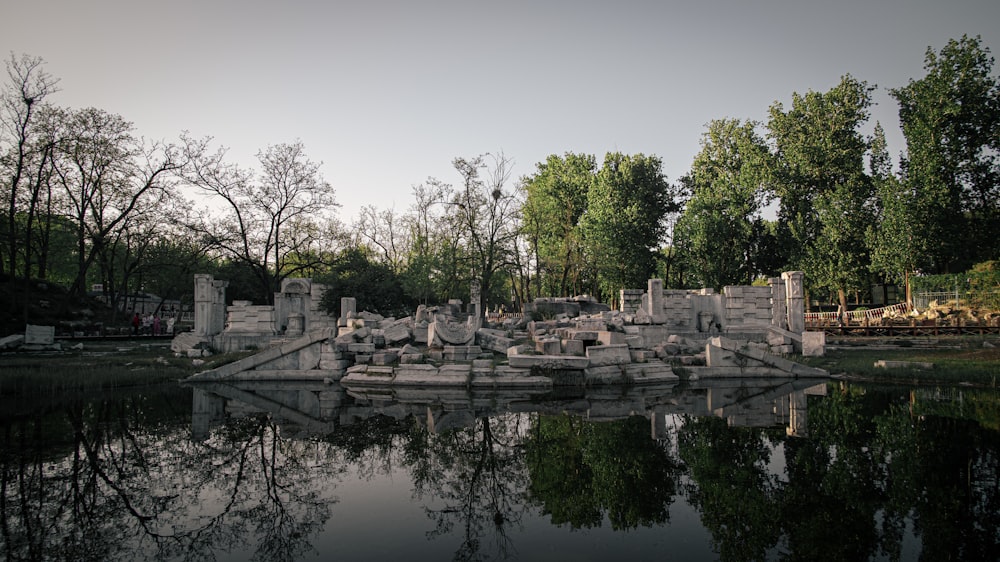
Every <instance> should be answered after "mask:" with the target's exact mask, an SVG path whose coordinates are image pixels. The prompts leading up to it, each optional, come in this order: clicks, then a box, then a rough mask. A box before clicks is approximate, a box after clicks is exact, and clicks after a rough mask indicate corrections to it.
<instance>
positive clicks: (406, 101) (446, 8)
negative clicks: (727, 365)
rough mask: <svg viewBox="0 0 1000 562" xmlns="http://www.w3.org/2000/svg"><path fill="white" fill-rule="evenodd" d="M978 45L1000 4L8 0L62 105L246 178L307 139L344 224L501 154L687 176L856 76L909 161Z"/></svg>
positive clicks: (1, 41)
mask: <svg viewBox="0 0 1000 562" xmlns="http://www.w3.org/2000/svg"><path fill="white" fill-rule="evenodd" d="M962 34H968V35H970V36H975V35H980V36H981V37H982V39H983V43H984V45H985V46H986V47H988V48H989V49H990V50H991V54H992V55H993V56H994V57H996V56H997V54H998V50H1000V1H997V0H949V1H938V2H928V1H925V0H914V1H909V0H885V1H879V0H867V1H864V0H841V1H829V0H824V1H817V0H801V1H794V0H770V1H763V2H752V1H739V0H732V1H711V0H707V1H702V2H655V1H645V2H638V1H633V0H618V1H614V2H611V1H607V2H593V1H544V0H538V1H536V2H531V1H520V0H507V1H498V2H482V1H478V0H464V1H427V2H420V1H417V0H413V1H406V0H372V1H358V2H347V1H338V0H332V1H319V0H316V1H295V0H286V1H283V2H279V1H270V2H264V1H254V0H242V1H238V0H219V1H213V0H197V1H194V0H173V1H168V2H148V1H144V0H89V1H79V0H30V1H15V0H0V54H2V55H3V58H4V59H6V58H8V57H9V54H10V53H11V52H14V53H15V54H18V55H19V54H20V53H27V54H30V55H33V56H40V57H42V58H43V59H45V61H46V63H47V64H46V69H47V70H48V72H49V73H50V74H52V75H53V76H55V77H57V78H59V79H60V83H59V87H60V88H61V91H60V92H59V93H58V94H56V95H54V96H52V97H51V98H50V100H51V101H52V102H53V103H55V104H57V105H61V106H66V107H73V108H81V107H88V106H93V107H97V108H100V109H103V110H105V111H108V112H111V113H116V114H119V115H121V116H122V117H124V118H125V119H127V120H129V121H132V122H133V123H134V124H135V127H136V130H137V132H138V134H140V135H142V136H145V137H147V138H151V139H159V140H166V141H172V140H176V139H177V138H178V137H179V135H180V133H181V131H184V130H187V131H190V133H191V134H193V135H195V136H198V137H201V136H206V135H208V136H212V137H214V138H215V141H216V143H217V144H219V145H223V146H227V147H229V148H230V155H231V156H232V158H233V160H234V161H236V162H238V163H240V164H242V165H244V166H253V165H255V164H256V159H255V154H256V153H257V151H258V150H260V149H263V148H265V147H267V146H269V145H273V144H279V143H286V142H293V141H295V140H296V139H301V140H302V142H303V143H304V144H305V148H306V152H307V154H308V156H309V157H310V158H311V159H312V160H314V161H321V162H323V166H322V168H321V170H322V173H323V175H324V178H325V179H326V180H327V181H328V182H330V183H331V184H332V185H333V187H334V189H335V190H336V194H337V199H338V201H339V202H340V203H341V204H342V205H343V207H342V208H341V209H340V212H339V216H340V217H341V219H342V220H344V221H345V222H350V220H351V219H352V218H353V217H354V216H355V215H356V214H357V211H358V210H359V209H360V208H361V207H362V206H364V205H368V204H373V205H375V206H377V207H379V208H380V209H384V208H389V207H395V208H396V209H397V210H398V211H405V210H406V209H407V208H408V207H409V205H410V204H411V203H412V196H411V187H412V186H413V185H415V184H419V183H422V182H424V181H426V179H427V177H428V176H433V177H436V178H439V179H441V180H443V181H446V182H451V183H455V182H457V176H456V174H455V172H454V170H453V169H452V167H451V161H452V159H454V158H455V157H458V156H463V157H471V156H475V155H478V154H481V153H485V152H498V151H502V152H503V153H504V154H505V155H506V156H507V157H509V158H511V159H513V160H514V177H515V178H516V177H519V176H523V175H526V174H531V173H533V172H534V170H535V164H536V163H537V162H541V161H543V160H544V159H545V158H546V156H548V155H549V154H560V155H561V154H563V153H565V152H576V153H587V154H594V155H595V156H596V157H597V159H598V162H600V161H601V160H602V159H603V157H604V154H605V153H606V152H609V151H620V152H623V153H627V154H635V153H640V152H641V153H645V154H650V155H656V156H659V157H660V158H662V160H663V163H664V172H665V174H666V175H667V178H668V180H670V181H675V180H676V179H677V178H678V177H680V176H681V175H683V174H684V173H686V172H687V171H688V169H689V168H690V165H691V162H692V160H693V158H694V156H695V154H696V153H697V152H698V150H699V148H700V144H699V143H700V140H701V136H702V134H703V133H704V132H705V126H706V124H707V123H708V122H709V121H711V120H712V119H722V118H738V119H754V120H759V121H766V119H767V111H768V108H769V107H770V106H771V105H772V104H773V103H774V102H775V101H780V102H782V103H784V104H785V106H786V108H788V107H789V106H790V101H791V97H792V93H793V92H800V93H805V92H807V91H809V90H814V91H820V92H825V91H826V90H828V89H830V88H831V87H833V86H834V85H836V84H837V83H838V82H839V80H840V77H841V76H842V75H844V74H848V73H849V74H852V75H853V76H854V77H856V78H858V79H861V80H865V81H868V82H869V83H870V84H873V85H876V86H878V90H877V92H876V93H875V101H876V103H877V104H878V105H877V106H876V107H875V108H874V109H873V112H872V122H874V121H875V120H879V121H880V122H881V123H882V124H883V127H884V128H885V129H886V133H887V137H888V140H889V144H890V151H891V153H892V154H893V156H894V157H895V156H896V155H897V154H898V153H899V152H900V151H901V150H903V148H904V145H903V139H902V135H901V134H900V133H899V126H898V118H897V107H896V104H895V101H894V100H893V99H892V98H891V97H889V95H888V94H887V93H886V90H887V89H888V88H894V87H899V86H903V85H905V84H906V83H907V82H908V81H909V80H910V79H911V78H913V79H919V78H921V77H922V76H923V75H924V69H923V61H924V54H925V51H926V49H927V47H932V48H933V49H934V50H935V51H938V50H940V49H941V47H943V46H944V45H945V43H946V42H947V41H948V39H951V38H956V39H957V38H959V37H961V36H962ZM2 78H3V79H6V75H3V76H2Z"/></svg>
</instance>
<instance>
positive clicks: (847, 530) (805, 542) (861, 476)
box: [781, 393, 901, 560]
mask: <svg viewBox="0 0 1000 562" xmlns="http://www.w3.org/2000/svg"><path fill="white" fill-rule="evenodd" d="M885 405H886V402H885V401H884V399H882V398H881V397H877V396H874V395H863V394H861V395H853V394H848V395H844V394H841V393H831V394H830V395H829V396H827V397H826V398H825V399H824V400H822V401H821V402H819V403H814V404H812V406H813V407H811V408H810V409H809V434H810V438H809V439H790V440H788V441H787V442H786V443H785V459H786V463H787V475H788V483H787V484H786V486H785V490H784V495H783V501H782V506H781V512H782V525H783V527H784V530H785V534H786V540H787V546H788V548H789V550H790V551H791V552H792V553H793V556H792V558H795V559H798V560H816V559H820V558H825V559H833V560H866V559H869V558H870V557H872V556H875V555H876V554H877V552H878V550H879V548H880V533H879V530H878V528H877V524H878V523H877V521H876V514H877V513H878V512H879V510H880V509H881V507H882V506H883V504H884V501H883V500H884V496H883V494H882V493H881V483H882V482H883V479H884V474H883V473H882V471H881V461H882V459H880V458H877V457H876V455H875V453H874V451H873V450H872V447H871V442H872V438H873V437H874V427H873V425H872V415H873V414H875V413H876V412H878V411H879V410H880V409H881V408H883V407H884V406H885ZM887 515H889V514H887ZM899 523H900V520H899V519H898V518H894V517H892V516H891V515H890V516H889V517H887V518H886V519H885V525H886V529H894V530H893V531H892V534H897V535H898V533H899V531H900V530H901V527H899V526H898V524H899ZM897 545H898V541H897Z"/></svg>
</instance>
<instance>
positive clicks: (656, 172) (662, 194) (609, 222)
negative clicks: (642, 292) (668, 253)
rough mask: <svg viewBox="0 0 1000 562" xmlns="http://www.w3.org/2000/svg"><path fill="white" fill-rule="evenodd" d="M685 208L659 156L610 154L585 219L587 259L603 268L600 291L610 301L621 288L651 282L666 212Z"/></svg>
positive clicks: (590, 194) (589, 195)
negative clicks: (677, 196) (664, 173)
mask: <svg viewBox="0 0 1000 562" xmlns="http://www.w3.org/2000/svg"><path fill="white" fill-rule="evenodd" d="M679 210H680V204H679V203H678V201H677V199H676V197H675V193H674V188H673V187H672V186H671V185H670V183H668V182H667V178H666V177H665V176H664V175H663V171H662V163H661V161H660V159H659V158H657V157H655V156H646V155H643V154H636V155H631V156H629V155H624V154H621V153H608V154H607V155H606V156H605V158H604V164H603V166H602V167H601V170H600V171H599V172H598V173H597V180H596V181H595V182H594V185H593V186H592V187H591V189H590V191H589V192H588V193H587V211H586V213H584V215H583V218H582V219H581V228H582V230H583V240H584V244H585V252H586V258H587V261H588V262H589V263H590V264H592V265H593V267H594V268H595V269H596V272H597V279H596V281H597V287H595V289H597V290H596V291H595V293H598V294H599V295H600V296H602V297H604V300H609V299H613V298H615V295H616V294H617V293H618V291H619V290H621V289H625V288H636V287H645V286H646V281H647V280H648V279H649V278H650V277H652V276H653V275H654V274H655V273H656V265H657V264H656V259H657V255H658V252H659V250H660V247H661V246H662V244H663V242H664V241H665V237H666V234H667V229H666V217H667V215H668V214H669V213H672V212H677V211H679Z"/></svg>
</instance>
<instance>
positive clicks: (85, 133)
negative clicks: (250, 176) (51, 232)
mask: <svg viewBox="0 0 1000 562" xmlns="http://www.w3.org/2000/svg"><path fill="white" fill-rule="evenodd" d="M63 123H64V127H65V132H64V134H63V138H62V140H61V141H60V142H59V144H58V145H57V147H56V150H55V157H54V171H55V177H56V178H57V179H56V181H57V184H58V185H59V186H60V187H61V188H62V192H63V195H64V196H65V201H66V211H65V212H66V214H67V215H68V216H69V217H71V218H72V220H73V223H74V228H75V230H76V245H77V248H76V258H77V272H76V279H75V280H74V282H73V285H72V287H71V289H70V294H73V295H82V294H83V293H84V292H85V291H86V280H87V275H88V272H89V271H90V267H91V266H92V265H93V264H94V262H95V260H96V259H97V258H98V257H99V256H101V255H102V253H103V252H105V250H106V248H107V246H108V244H109V243H111V241H112V240H113V239H114V238H115V236H116V233H117V232H118V231H120V230H121V229H123V228H126V227H127V226H128V224H129V221H130V219H132V218H133V217H135V216H136V215H137V214H141V213H143V212H152V210H153V209H155V208H157V207H158V205H160V204H161V203H162V201H163V198H164V197H165V195H166V192H167V191H168V190H169V189H170V188H171V187H172V184H171V181H170V172H172V171H174V170H177V169H178V168H179V167H180V166H181V161H180V159H179V157H180V155H179V153H178V151H177V149H176V148H175V147H174V146H172V145H162V144H159V143H152V144H150V143H146V142H145V141H143V140H141V139H138V138H136V137H135V136H133V134H132V130H133V127H132V124H131V123H129V122H127V121H125V120H124V119H122V118H121V117H120V116H118V115H113V114H109V113H107V112H105V111H102V110H99V109H94V108H88V109H83V110H79V111H67V112H66V113H65V115H64V118H63Z"/></svg>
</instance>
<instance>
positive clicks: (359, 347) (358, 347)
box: [347, 343, 375, 353]
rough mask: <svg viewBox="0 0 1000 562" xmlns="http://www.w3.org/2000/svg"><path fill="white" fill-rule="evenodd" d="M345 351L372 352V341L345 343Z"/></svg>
mask: <svg viewBox="0 0 1000 562" xmlns="http://www.w3.org/2000/svg"><path fill="white" fill-rule="evenodd" d="M347 351H349V352H351V353H374V352H375V344H374V343H351V344H348V345H347Z"/></svg>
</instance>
